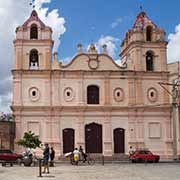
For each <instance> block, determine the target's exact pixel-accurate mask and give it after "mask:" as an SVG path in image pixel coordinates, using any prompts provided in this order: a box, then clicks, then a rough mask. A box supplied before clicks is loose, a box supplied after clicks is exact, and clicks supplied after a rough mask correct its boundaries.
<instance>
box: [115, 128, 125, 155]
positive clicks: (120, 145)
mask: <svg viewBox="0 0 180 180" xmlns="http://www.w3.org/2000/svg"><path fill="white" fill-rule="evenodd" d="M124 132H125V130H124V129H122V128H117V129H114V132H113V134H114V153H124V152H125V135H124Z"/></svg>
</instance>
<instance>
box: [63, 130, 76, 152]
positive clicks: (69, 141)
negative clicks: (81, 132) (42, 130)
mask: <svg viewBox="0 0 180 180" xmlns="http://www.w3.org/2000/svg"><path fill="white" fill-rule="evenodd" d="M73 150H74V129H71V128H67V129H63V153H68V152H72V151H73Z"/></svg>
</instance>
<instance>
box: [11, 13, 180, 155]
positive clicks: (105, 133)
mask: <svg viewBox="0 0 180 180" xmlns="http://www.w3.org/2000/svg"><path fill="white" fill-rule="evenodd" d="M52 33H53V32H52V29H51V28H50V27H48V26H47V25H45V24H44V23H43V22H42V21H41V20H40V19H39V17H38V14H37V12H36V11H35V10H33V11H32V13H31V16H30V17H29V19H27V21H26V22H25V23H24V24H23V25H21V26H19V27H17V29H16V38H15V40H14V67H13V70H12V76H13V102H12V110H13V114H14V115H15V121H16V139H19V138H21V137H22V136H23V135H24V132H27V131H32V132H34V133H35V134H36V135H38V136H39V138H40V140H41V141H42V142H43V143H49V144H50V146H53V147H54V149H55V150H56V152H57V154H59V155H63V154H64V153H66V152H69V151H72V150H73V149H74V147H79V146H80V145H81V146H82V147H83V148H84V149H85V151H86V152H89V153H95V154H103V155H105V156H114V155H116V154H128V151H129V147H130V146H133V147H134V148H149V149H150V150H152V151H153V152H155V153H158V154H160V155H161V157H162V158H172V157H173V152H177V153H180V142H179V138H180V133H179V131H180V128H179V111H178V110H177V109H176V111H175V114H176V118H175V122H174V120H173V118H172V117H173V114H172V97H171V95H170V94H169V93H168V92H167V91H166V89H164V88H162V87H161V86H160V84H159V83H172V80H174V79H177V77H178V71H179V63H172V64H167V58H166V53H167V51H166V48H167V41H166V37H165V31H164V30H163V29H161V28H159V27H158V26H157V25H156V24H154V23H153V22H152V21H151V20H150V19H149V18H148V17H147V15H146V13H144V12H141V13H139V14H138V15H137V17H136V19H135V23H134V25H133V26H132V28H131V29H130V30H129V31H128V32H127V33H126V34H125V37H124V40H123V41H122V44H121V49H120V59H121V64H116V63H115V61H114V60H113V59H112V57H110V56H109V55H108V52H107V46H106V45H104V46H103V47H102V51H101V52H98V51H97V49H96V47H95V45H94V44H91V45H90V47H89V49H88V51H87V52H85V51H83V48H82V45H81V44H79V45H78V46H77V53H76V54H75V56H74V58H73V59H72V60H71V61H70V63H68V64H63V62H61V60H58V55H57V53H54V55H53V58H52V48H53V39H52ZM166 88H169V91H171V87H170V86H167V87H166ZM173 123H175V124H174V125H173ZM173 127H176V129H174V128H173ZM15 148H16V151H21V149H20V147H18V146H17V145H16V146H15ZM37 151H38V150H37Z"/></svg>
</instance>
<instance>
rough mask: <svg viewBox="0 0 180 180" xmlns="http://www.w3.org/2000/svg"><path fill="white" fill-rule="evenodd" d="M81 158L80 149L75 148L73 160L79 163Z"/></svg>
mask: <svg viewBox="0 0 180 180" xmlns="http://www.w3.org/2000/svg"><path fill="white" fill-rule="evenodd" d="M79 156H80V152H79V150H78V148H75V149H74V151H73V159H74V161H75V162H78V161H79Z"/></svg>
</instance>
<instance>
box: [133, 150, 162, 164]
mask: <svg viewBox="0 0 180 180" xmlns="http://www.w3.org/2000/svg"><path fill="white" fill-rule="evenodd" d="M159 159H160V156H159V155H156V154H153V153H152V152H151V151H149V150H136V151H135V152H134V153H133V154H132V155H130V160H131V161H132V162H133V163H135V162H155V163H157V162H159Z"/></svg>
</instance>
